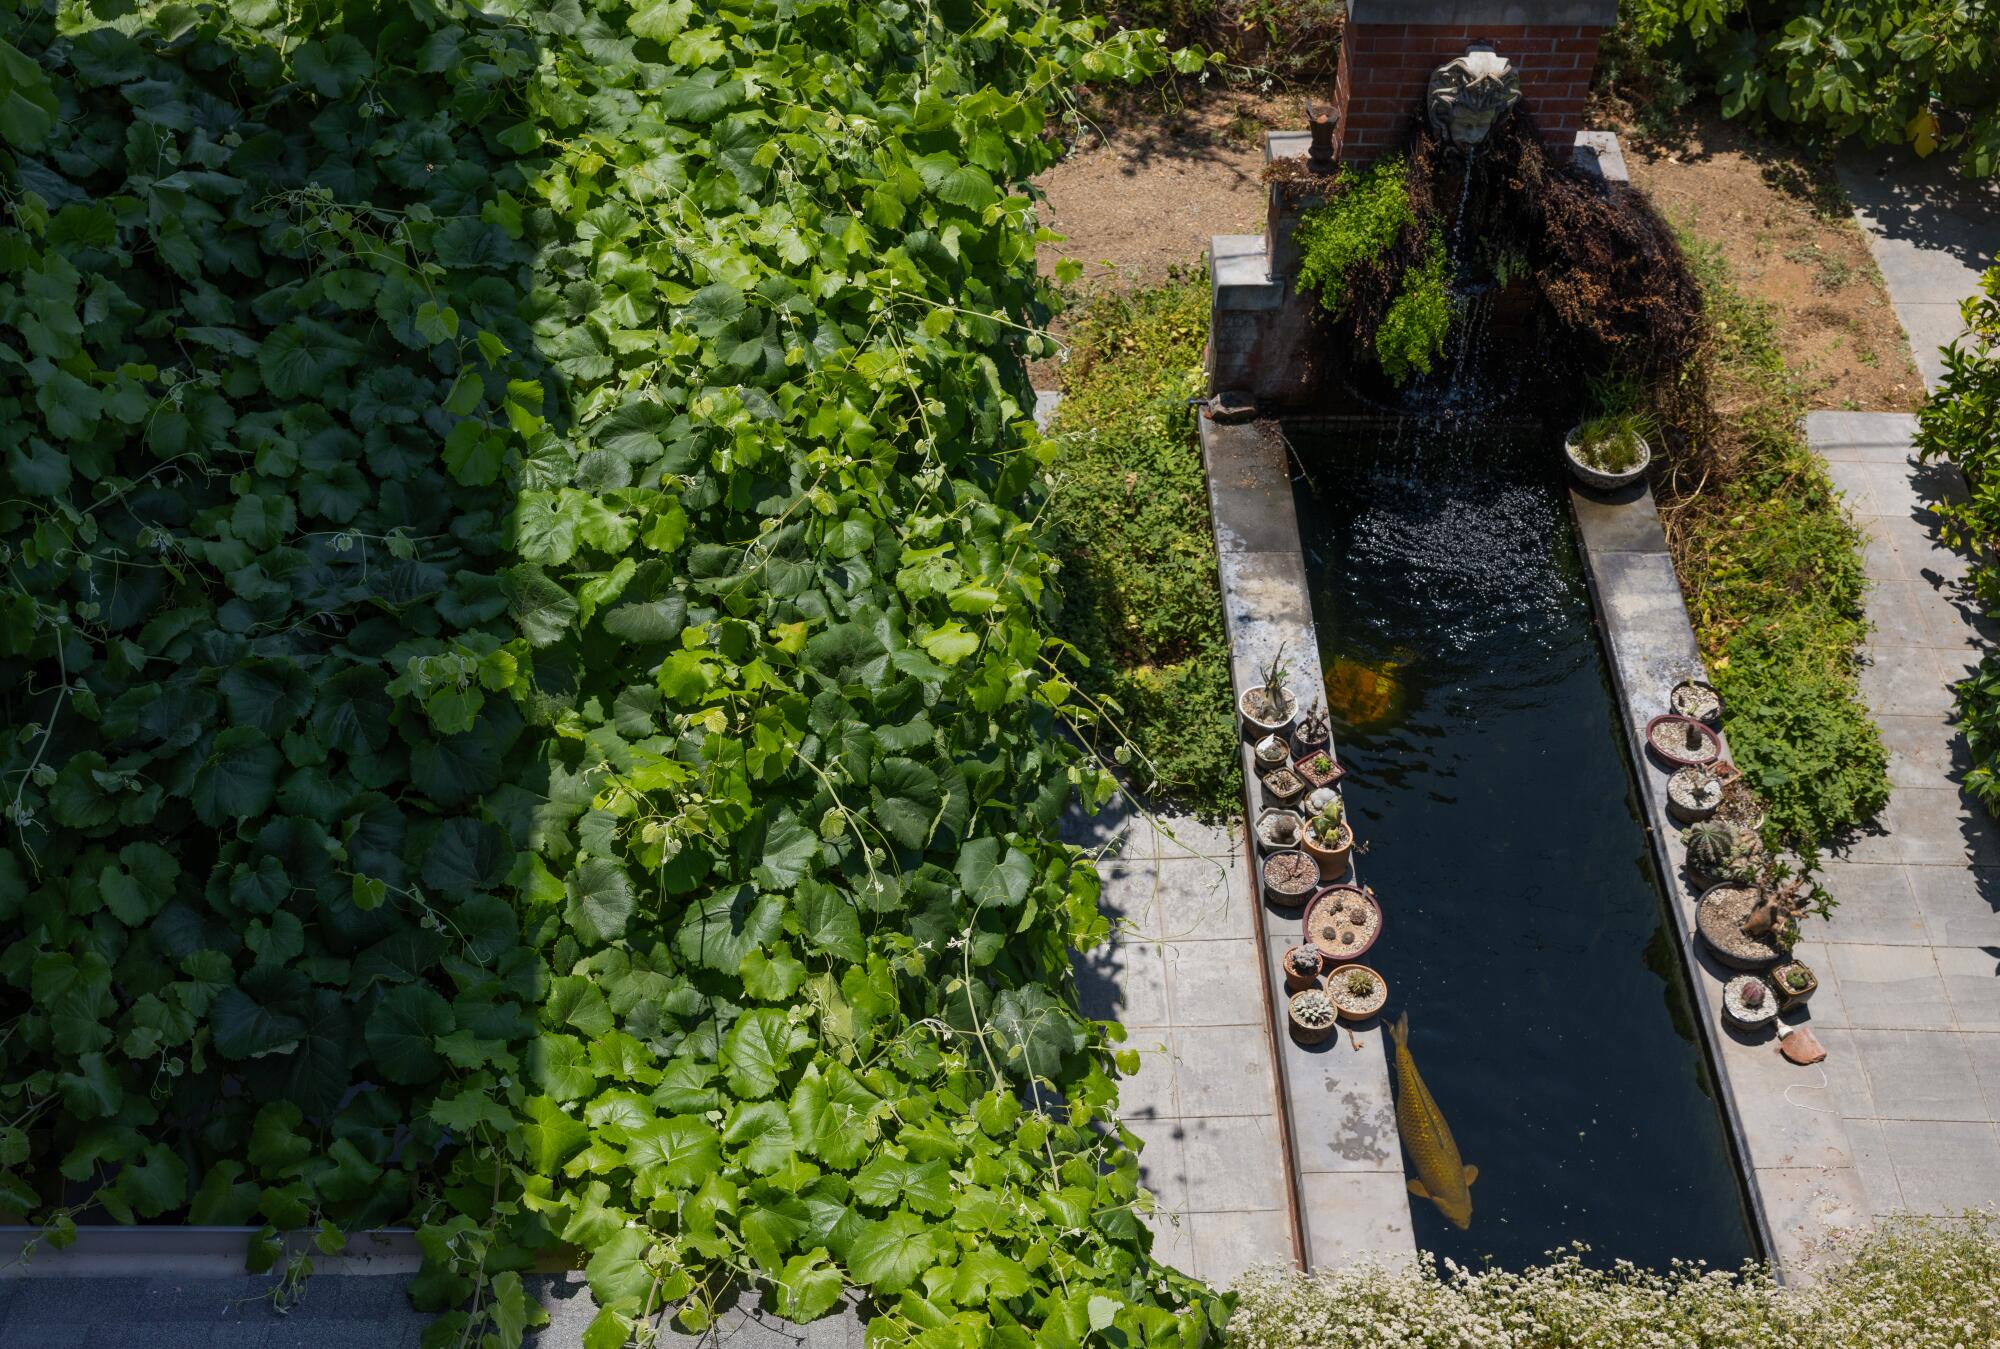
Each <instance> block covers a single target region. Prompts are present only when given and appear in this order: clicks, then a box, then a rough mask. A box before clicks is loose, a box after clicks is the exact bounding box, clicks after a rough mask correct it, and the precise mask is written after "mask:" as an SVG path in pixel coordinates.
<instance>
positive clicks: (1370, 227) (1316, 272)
mask: <svg viewBox="0 0 2000 1349" xmlns="http://www.w3.org/2000/svg"><path fill="white" fill-rule="evenodd" d="M1408 176H1409V164H1408V162H1407V161H1406V160H1403V159H1401V158H1396V159H1385V160H1382V161H1381V162H1380V163H1377V164H1372V165H1370V166H1368V167H1367V168H1365V169H1355V168H1352V167H1350V166H1348V165H1342V166H1341V168H1340V171H1339V172H1338V173H1337V174H1336V175H1335V176H1334V181H1333V187H1332V189H1331V193H1330V195H1329V197H1328V199H1327V200H1326V201H1324V202H1322V203H1321V204H1320V205H1318V206H1312V207H1308V208H1307V209H1306V210H1304V211H1302V212H1301V213H1300V214H1299V219H1298V224H1297V226H1296V227H1295V230H1294V233H1293V235H1292V239H1293V242H1294V243H1295V244H1297V246H1298V250H1299V288H1300V289H1301V290H1309V291H1311V292H1313V293H1314V294H1315V295H1317V296H1318V297H1319V303H1320V308H1321V309H1323V310H1325V311H1326V312H1327V313H1328V314H1332V315H1336V316H1338V315H1340V314H1343V313H1345V312H1346V311H1347V308H1348V305H1349V302H1350V300H1351V298H1352V296H1351V292H1352V285H1353V278H1354V275H1355V273H1356V272H1358V271H1360V270H1361V269H1363V268H1371V267H1377V266H1380V265H1381V264H1382V261H1383V259H1384V258H1385V256H1386V255H1387V254H1388V253H1389V251H1390V250H1391V249H1393V248H1395V247H1396V245H1397V243H1398V242H1399V241H1400V240H1401V239H1402V237H1403V233H1404V231H1406V230H1410V229H1414V228H1415V227H1416V224H1417V216H1416V212H1415V210H1414V209H1412V207H1411V205H1410V188H1409V183H1408Z"/></svg>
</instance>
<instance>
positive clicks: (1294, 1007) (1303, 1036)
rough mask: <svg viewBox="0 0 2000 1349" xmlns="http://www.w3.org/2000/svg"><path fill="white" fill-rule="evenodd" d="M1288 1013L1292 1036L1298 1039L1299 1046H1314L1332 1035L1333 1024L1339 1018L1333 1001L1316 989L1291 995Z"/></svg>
mask: <svg viewBox="0 0 2000 1349" xmlns="http://www.w3.org/2000/svg"><path fill="white" fill-rule="evenodd" d="M1289 1012H1290V1015H1291V1019H1292V1034H1293V1035H1295V1036H1297V1037H1298V1039H1299V1042H1300V1043H1301V1044H1309V1045H1316V1044H1318V1043H1319V1042H1320V1041H1322V1040H1324V1039H1326V1037H1327V1036H1329V1035H1331V1034H1333V1024H1334V1022H1335V1021H1336V1020H1337V1019H1338V1017H1339V1013H1337V1012H1336V1011H1335V1010H1334V1006H1333V1000H1332V999H1331V998H1329V997H1327V996H1326V994H1325V993H1323V992H1321V991H1320V990H1319V989H1317V988H1308V989H1305V990H1304V991H1302V992H1299V993H1294V994H1292V1000H1291V1004H1290V1007H1289Z"/></svg>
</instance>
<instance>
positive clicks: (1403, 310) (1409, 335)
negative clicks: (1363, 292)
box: [1375, 233, 1452, 384]
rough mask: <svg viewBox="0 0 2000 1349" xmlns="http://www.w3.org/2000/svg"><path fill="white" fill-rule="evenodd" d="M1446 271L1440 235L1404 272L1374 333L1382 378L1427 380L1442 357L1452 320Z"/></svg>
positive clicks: (1432, 236)
mask: <svg viewBox="0 0 2000 1349" xmlns="http://www.w3.org/2000/svg"><path fill="white" fill-rule="evenodd" d="M1445 267H1446V259H1445V249H1444V236H1443V235H1441V234H1435V233H1434V234H1432V235H1431V238H1430V242H1429V243H1428V244H1427V245H1426V246H1425V248H1424V253H1423V260H1422V261H1420V262H1418V263H1417V265H1416V266H1414V267H1412V268H1410V269H1409V270H1408V271H1407V272H1404V273H1403V284H1402V287H1401V289H1399V290H1398V291H1397V292H1396V298H1395V299H1393V300H1391V301H1390V302H1389V309H1388V312H1387V313H1385V314H1383V315H1382V326H1381V327H1379V328H1377V329H1376V330H1375V359H1376V360H1378V361H1380V362H1381V363H1382V373H1383V374H1385V375H1387V376H1388V377H1389V378H1390V379H1392V380H1394V381H1395V382H1396V383H1398V384H1407V383H1409V381H1410V380H1412V379H1414V378H1416V377H1417V376H1419V375H1428V374H1429V373H1430V372H1431V365H1432V363H1433V362H1435V361H1436V360H1437V358H1438V357H1439V356H1441V355H1443V354H1444V341H1445V338H1446V336H1447V335H1449V334H1450V332H1451V318H1452V298H1451V288H1450V281H1449V279H1448V278H1447V277H1446V276H1445Z"/></svg>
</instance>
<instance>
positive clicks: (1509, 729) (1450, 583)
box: [1290, 424, 1754, 1268]
mask: <svg viewBox="0 0 2000 1349" xmlns="http://www.w3.org/2000/svg"><path fill="white" fill-rule="evenodd" d="M1410 425H1412V424H1405V428H1404V429H1403V430H1401V431H1389V430H1384V429H1382V428H1379V427H1369V428H1366V429H1365V430H1361V429H1356V428H1352V427H1350V428H1347V429H1344V430H1334V431H1330V430H1326V429H1324V428H1322V429H1319V430H1307V429H1301V428H1294V429H1292V430H1291V432H1290V435H1291V439H1292V441H1293V443H1294V445H1295V446H1296V447H1297V449H1298V450H1299V454H1300V459H1301V461H1302V462H1303V463H1305V464H1306V465H1308V466H1310V468H1311V472H1312V474H1313V477H1314V479H1315V480H1316V482H1317V484H1318V487H1317V490H1315V489H1314V488H1313V487H1312V486H1309V485H1308V484H1306V483H1304V482H1301V483H1300V485H1299V487H1298V506H1299V516H1300V519H1299V523H1300V529H1301V534H1302V536H1303V539H1304V543H1305V552H1306V566H1307V570H1308V572H1309V573H1310V575H1311V577H1312V585H1313V612H1314V617H1315V619H1316V621H1317V624H1318V629H1319V639H1320V646H1321V649H1320V659H1321V661H1322V663H1323V666H1324V668H1325V670H1326V671H1327V683H1328V695H1329V698H1328V701H1329V706H1330V707H1331V708H1332V710H1333V712H1334V717H1335V721H1334V726H1335V731H1334V735H1335V740H1336V742H1337V743H1338V744H1339V746H1340V751H1341V757H1342V759H1343V760H1344V761H1345V762H1346V763H1347V764H1348V767H1349V774H1350V775H1349V777H1348V779H1347V799H1348V802H1349V808H1350V810H1351V811H1353V812H1354V817H1355V822H1356V827H1357V831H1358V833H1359V835H1360V837H1361V838H1362V839H1363V840H1365V842H1366V844H1367V849H1368V850H1367V852H1366V854H1365V855H1364V856H1363V858H1362V859H1361V872H1362V875H1363V877H1364V878H1365V879H1366V880H1367V882H1368V883H1369V884H1370V885H1371V886H1373V887H1374V889H1375V891H1376V894H1377V896H1378V897H1379V898H1380V899H1381V901H1382V907H1383V910H1384V911H1385V914H1386V916H1387V921H1386V923H1385V925H1384V931H1383V937H1382V940H1381V941H1380V942H1379V943H1378V944H1377V946H1376V947H1375V949H1374V951H1373V953H1372V956H1371V960H1370V963H1371V964H1373V965H1375V966H1376V968H1378V969H1380V970H1381V971H1382V972H1383V973H1384V974H1385V975H1386V976H1387V977H1388V979H1389V983H1390V988H1391V1000H1390V1005H1389V1012H1390V1014H1391V1015H1394V1014H1395V1013H1397V1012H1398V1011H1407V1012H1408V1013H1409V1017H1410V1050H1411V1053H1412V1055H1413V1057H1414V1058H1415V1060H1416V1064H1417V1067H1418V1069H1419V1071H1420V1072H1421V1073H1422V1074H1423V1077H1424V1080H1425V1082H1426V1083H1427V1084H1428V1085H1429V1087H1430V1090H1431V1094H1432V1095H1433V1096H1434V1097H1435V1098H1436V1100H1437V1103H1438V1106H1439V1108H1440V1109H1441V1111H1442V1112H1443V1114H1444V1116H1445V1118H1446V1120H1447V1121H1448V1122H1449V1123H1450V1126H1451V1129H1452V1132H1453V1134H1454V1136H1455V1137H1456V1139H1457V1141H1458V1147H1459V1152H1460V1153H1461V1155H1462V1156H1463V1157H1464V1159H1465V1161H1466V1162H1467V1163H1469V1164H1471V1165H1473V1166H1476V1167H1478V1168H1479V1179H1478V1181H1477V1183H1475V1184H1474V1185H1473V1187H1472V1200H1473V1215H1472V1224H1471V1227H1470V1228H1469V1230H1467V1231H1463V1232H1461V1231H1459V1230H1458V1229H1456V1228H1454V1227H1452V1226H1451V1225H1450V1224H1449V1223H1447V1222H1446V1221H1445V1220H1444V1218H1443V1217H1442V1216H1441V1215H1440V1214H1439V1213H1438V1212H1437V1210H1436V1208H1435V1207H1434V1206H1433V1205H1432V1204H1430V1203H1429V1202H1428V1201H1425V1200H1419V1199H1414V1198H1413V1199H1412V1201H1411V1209H1412V1217H1413V1219H1414V1221H1415V1224H1416V1236H1417V1244H1418V1245H1419V1246H1420V1247H1421V1248H1423V1249H1425V1250H1428V1251H1432V1252H1435V1253H1436V1254H1438V1255H1441V1256H1448V1257H1450V1258H1451V1259H1453V1260H1456V1261H1458V1262H1460V1263H1461V1264H1478V1263H1481V1262H1483V1261H1485V1260H1487V1259H1489V1258H1490V1259H1491V1260H1493V1261H1495V1262H1497V1263H1499V1264H1502V1265H1505V1266H1509V1267H1516V1268H1518V1267H1520V1266H1523V1265H1526V1264H1529V1263H1533V1262H1535V1261H1537V1260H1539V1259H1540V1258H1541V1257H1542V1255H1543V1254H1544V1253H1545V1252H1546V1251H1549V1250H1551V1249H1553V1248H1556V1247H1559V1246H1563V1245H1566V1244H1568V1243H1570V1242H1582V1243H1585V1244H1586V1245H1588V1246H1589V1247H1590V1248H1591V1256H1590V1257H1589V1258H1590V1259H1591V1260H1592V1261H1593V1263H1609V1262H1611V1261H1613V1260H1618V1259H1625V1260H1631V1261H1633V1262H1635V1263H1637V1264H1640V1265H1646V1266H1652V1267H1664V1266H1666V1265H1667V1264H1668V1263H1670V1262H1671V1261H1672V1260H1674V1259H1676V1258H1680V1259H1684V1260H1697V1259H1698V1260H1706V1261H1708V1262H1709V1263H1711V1264H1721V1265H1727V1266H1734V1265H1736V1264H1737V1263H1739V1262H1740V1261H1742V1260H1743V1259H1744V1257H1746V1256H1748V1255H1751V1254H1752V1253H1753V1250H1754V1245H1753V1239H1752V1237H1751V1235H1750V1229H1749V1224H1748V1220H1747V1216H1746V1213H1745V1210H1744V1206H1743V1200H1742V1192H1741V1188H1740V1185H1739V1182H1738V1179H1737V1173H1736V1163H1735V1160H1734V1157H1733V1155H1732V1151H1731V1148H1730V1145H1729V1142H1728V1139H1727V1137H1726V1134H1725V1132H1724V1123H1723V1120H1722V1117H1721V1114H1720V1112H1719V1109H1718V1107H1717V1104H1716V1101H1715V1098H1714V1086H1713V1083H1712V1082H1711V1080H1710V1074H1709V1068H1708V1064H1707V1060H1706V1056H1705V1053H1704V1051H1703V1049H1702V1048H1701V1045H1700V1044H1699V1042H1698V1041H1697V1039H1696V1034H1697V1031H1696V1027H1695V1025H1694V1023H1693V1021H1692V1019H1691V1018H1692V1015H1693V1013H1692V1011H1691V1007H1690V1003H1689V996H1688V991H1687V986H1686V980H1685V976H1684V974H1683V972H1682V970H1681V967H1680V963H1679V961H1678V959H1677V957H1676V954H1675V950H1674V940H1675V939H1674V937H1673V935H1672V929H1671V927H1670V926H1669V919H1668V916H1667V913H1666V910H1665V908H1664V901H1663V899H1662V896H1661V892H1660V888H1659V885H1658V882H1657V879H1656V876H1655V874H1654V868H1653V864H1652V861H1651V857H1650V855H1649V853H1648V852H1647V848H1646V840H1645V835H1644V832H1643V829H1642V826H1641V824H1640V822H1639V815H1638V810H1637V805H1636V802H1635V798H1634V795H1633V785H1632V782H1631V778H1630V774H1629V770H1628V767H1627V762H1626V759H1625V756H1624V750H1623V744H1622V740H1621V738H1620V737H1621V731H1620V729H1619V724H1618V720H1617V712H1616V709H1615V707H1614V704H1613V702H1612V693H1611V687H1610V684H1609V681H1608V676H1607V674H1606V670H1605V665H1604V660H1603V656H1602V654H1601V652H1600V650H1599V647H1598V641H1597V635H1596V632H1595V630H1594V628H1593V625H1592V616H1591V607H1590V599H1589V595H1588V593H1587V591H1586V589H1585V585H1584V579H1583V575H1582V570H1581V564H1580V562H1579V561H1578V558H1577V553H1576V543H1575V538H1574V534H1573V525H1572V522H1571V520H1570V516H1569V510H1568V506H1567V503H1566V501H1565V500H1564V498H1563V496H1562V495H1561V493H1560V491H1559V487H1560V483H1559V479H1558V476H1557V473H1558V470H1557V466H1556V465H1557V456H1558V451H1557V450H1556V449H1555V448H1554V447H1553V446H1551V445H1549V444H1547V443H1545V442H1544V440H1543V438H1542V437H1540V436H1538V435H1523V434H1520V433H1516V434H1515V436H1514V440H1515V443H1513V444H1512V445H1507V444H1501V445H1495V444H1494V443H1493V441H1492V433H1491V432H1480V431H1477V430H1474V429H1470V428H1461V429H1460V430H1459V431H1457V432H1435V433H1425V432H1418V431H1412V430H1410V429H1408V428H1409V426H1410Z"/></svg>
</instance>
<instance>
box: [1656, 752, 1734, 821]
mask: <svg viewBox="0 0 2000 1349" xmlns="http://www.w3.org/2000/svg"><path fill="white" fill-rule="evenodd" d="M1721 808H1722V776H1721V774H1719V773H1717V772H1716V771H1715V770H1714V769H1713V768H1710V767H1708V766H1707V765H1705V764H1690V765H1689V766H1688V767H1686V768H1677V769H1675V770H1674V773H1673V776H1672V777H1670V778H1668V779H1667V814H1669V815H1671V816H1673V817H1674V818H1675V819H1676V820H1679V821H1680V822H1681V823H1682V824H1695V823H1698V822H1699V821H1702V820H1706V819H1708V818H1709V817H1711V816H1713V815H1714V814H1715V812H1716V811H1717V810H1719V809H1721Z"/></svg>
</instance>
